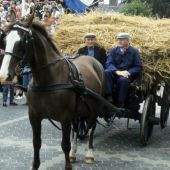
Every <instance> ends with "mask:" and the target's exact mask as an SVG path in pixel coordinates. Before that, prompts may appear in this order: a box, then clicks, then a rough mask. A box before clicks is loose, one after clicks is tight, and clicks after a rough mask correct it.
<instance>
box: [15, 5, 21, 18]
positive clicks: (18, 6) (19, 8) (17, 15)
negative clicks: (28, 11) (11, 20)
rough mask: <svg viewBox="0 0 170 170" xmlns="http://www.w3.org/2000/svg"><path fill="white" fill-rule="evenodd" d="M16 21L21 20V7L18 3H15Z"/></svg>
mask: <svg viewBox="0 0 170 170" xmlns="http://www.w3.org/2000/svg"><path fill="white" fill-rule="evenodd" d="M16 19H21V6H20V3H19V2H17V6H16Z"/></svg>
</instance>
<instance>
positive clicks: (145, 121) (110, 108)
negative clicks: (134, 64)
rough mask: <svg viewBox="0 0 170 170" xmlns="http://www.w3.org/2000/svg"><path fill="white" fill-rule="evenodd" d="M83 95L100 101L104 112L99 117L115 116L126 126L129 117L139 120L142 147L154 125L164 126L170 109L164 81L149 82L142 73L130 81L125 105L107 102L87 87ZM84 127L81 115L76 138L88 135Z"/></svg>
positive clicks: (168, 90) (167, 86) (169, 92)
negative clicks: (121, 119) (157, 110)
mask: <svg viewBox="0 0 170 170" xmlns="http://www.w3.org/2000/svg"><path fill="white" fill-rule="evenodd" d="M115 89H116V88H115ZM115 89H113V96H116V90H115ZM84 95H90V96H92V97H93V98H95V99H96V100H99V101H100V102H101V105H103V108H104V109H103V114H99V117H103V118H107V119H110V120H113V119H114V118H116V117H117V118H127V127H128V126H129V120H130V119H134V120H135V121H139V123H140V143H141V145H143V146H146V145H147V144H148V141H149V139H150V137H151V135H152V132H153V128H154V125H159V124H160V126H161V128H165V127H166V125H167V120H168V116H169V112H170V88H169V85H168V84H167V83H160V82H159V81H158V82H157V83H154V84H152V85H150V84H149V83H148V81H147V80H146V79H145V78H144V76H142V75H141V76H140V78H139V79H138V80H136V81H134V82H133V83H131V84H130V86H129V93H128V97H127V99H126V104H125V107H124V108H118V107H116V104H114V103H113V104H111V103H109V102H108V101H107V100H106V99H105V98H103V97H101V96H99V95H98V94H96V93H95V92H93V91H91V90H90V89H87V88H86V89H85V90H84ZM156 104H158V105H159V106H160V108H161V109H160V116H159V115H156ZM140 108H142V109H140ZM139 110H141V111H139ZM87 129H88V127H87V123H86V120H85V119H82V118H80V120H79V126H78V137H79V138H80V139H84V137H85V136H86V135H87V133H88V130H87Z"/></svg>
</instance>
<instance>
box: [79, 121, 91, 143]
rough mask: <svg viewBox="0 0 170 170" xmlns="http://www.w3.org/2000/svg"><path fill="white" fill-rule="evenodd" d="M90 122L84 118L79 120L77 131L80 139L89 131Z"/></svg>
mask: <svg viewBox="0 0 170 170" xmlns="http://www.w3.org/2000/svg"><path fill="white" fill-rule="evenodd" d="M88 130H89V129H88V124H87V121H86V120H84V119H80V120H79V122H78V132H77V137H78V138H79V139H80V140H83V139H84V138H85V137H86V135H87V133H88Z"/></svg>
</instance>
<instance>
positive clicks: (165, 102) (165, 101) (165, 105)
mask: <svg viewBox="0 0 170 170" xmlns="http://www.w3.org/2000/svg"><path fill="white" fill-rule="evenodd" d="M169 113H170V92H168V90H167V87H166V86H165V88H164V92H163V98H162V102H161V115H160V124H161V128H162V129H163V128H165V127H166V126H167V121H168V117H169Z"/></svg>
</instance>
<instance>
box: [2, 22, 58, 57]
mask: <svg viewBox="0 0 170 170" xmlns="http://www.w3.org/2000/svg"><path fill="white" fill-rule="evenodd" d="M15 24H17V22H16V23H10V24H9V25H7V26H6V27H5V31H6V32H9V31H10V30H11V29H12V28H13V26H14V25H15ZM19 25H21V26H22V23H19ZM31 28H32V29H34V31H37V32H39V33H40V34H42V35H43V36H44V37H45V38H46V39H47V41H48V43H49V44H50V45H51V47H52V48H53V50H54V51H55V52H56V53H57V54H58V55H61V54H60V52H59V50H58V49H57V47H56V45H55V42H54V40H53V39H52V37H51V36H50V35H49V34H48V32H47V30H46V28H45V26H44V25H42V24H41V23H37V22H33V23H32V24H31Z"/></svg>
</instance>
